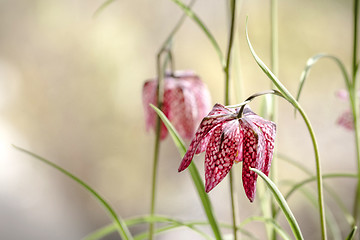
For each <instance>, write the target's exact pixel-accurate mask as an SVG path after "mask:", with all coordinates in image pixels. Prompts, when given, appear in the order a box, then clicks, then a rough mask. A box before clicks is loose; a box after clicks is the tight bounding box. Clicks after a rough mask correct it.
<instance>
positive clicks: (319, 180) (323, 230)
mask: <svg viewBox="0 0 360 240" xmlns="http://www.w3.org/2000/svg"><path fill="white" fill-rule="evenodd" d="M297 109H298V111H299V112H300V115H301V116H302V118H303V119H304V121H305V124H306V126H307V128H308V130H309V133H310V137H311V140H312V143H313V147H314V153H315V159H316V180H317V181H316V183H317V191H318V203H319V212H320V223H321V239H322V240H326V239H327V233H326V221H325V206H324V196H323V192H324V191H323V183H322V182H323V180H322V174H321V164H320V156H319V149H318V145H317V141H316V138H315V133H314V130H313V128H312V126H311V123H310V121H309V119H308V117H307V115H306V113H305V112H304V110H303V109H302V108H301V107H300V106H299V105H298V106H297Z"/></svg>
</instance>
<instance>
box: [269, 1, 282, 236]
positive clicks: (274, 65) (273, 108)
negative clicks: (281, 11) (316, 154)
mask: <svg viewBox="0 0 360 240" xmlns="http://www.w3.org/2000/svg"><path fill="white" fill-rule="evenodd" d="M277 12H278V0H271V1H270V43H271V51H270V56H271V57H270V69H271V71H272V72H273V73H274V74H275V75H276V76H277V75H278V73H279V56H278V52H279V51H278V46H279V45H278V44H279V42H278V19H277V17H278V16H277V15H278V14H277ZM274 87H275V85H274V83H273V82H271V88H274ZM267 99H268V100H269V108H270V112H269V120H271V121H273V122H277V98H276V97H275V96H268V98H267ZM274 151H276V149H275V150H274ZM274 156H276V152H274ZM271 165H272V166H271V180H272V181H273V182H274V183H275V185H277V184H278V159H277V158H276V157H274V158H273V160H272V164H271ZM270 205H271V209H270V211H269V212H270V214H271V215H272V217H274V210H275V209H276V203H275V201H274V200H273V199H272V200H271V201H270ZM267 229H268V227H267ZM271 229H272V231H271V233H270V236H269V239H272V240H276V239H277V235H276V230H275V229H274V228H271Z"/></svg>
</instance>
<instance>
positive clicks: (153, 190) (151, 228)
mask: <svg viewBox="0 0 360 240" xmlns="http://www.w3.org/2000/svg"><path fill="white" fill-rule="evenodd" d="M195 1H196V0H192V1H191V2H190V4H189V7H191V6H192V5H193V4H194V3H195ZM185 18H186V14H185V13H184V14H183V15H182V17H181V18H180V20H179V21H178V23H177V24H176V25H175V27H174V28H173V30H172V31H171V32H170V34H169V36H168V37H167V38H166V40H165V41H164V43H163V44H162V46H161V48H160V50H159V52H158V54H157V58H156V60H157V62H156V66H157V69H156V72H157V76H158V86H157V107H158V108H159V109H162V105H163V97H164V68H165V66H166V64H165V66H164V68H162V67H161V56H162V54H163V53H165V52H167V54H168V57H169V60H170V62H171V70H172V72H173V71H174V64H173V59H172V54H171V51H169V50H168V49H167V48H168V45H169V44H170V42H171V40H172V38H173V36H174V35H175V33H176V32H177V31H178V30H179V28H180V27H181V25H182V24H183V23H184V21H185ZM160 130H161V120H160V118H159V117H157V118H156V130H155V134H156V135H155V145H154V157H153V169H152V181H151V203H150V216H153V215H154V213H155V202H156V176H157V169H158V163H159V152H160ZM153 236H154V223H153V222H151V223H150V224H149V239H150V240H152V239H153Z"/></svg>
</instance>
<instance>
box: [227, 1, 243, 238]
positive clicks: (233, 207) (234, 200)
mask: <svg viewBox="0 0 360 240" xmlns="http://www.w3.org/2000/svg"><path fill="white" fill-rule="evenodd" d="M230 9H231V22H230V34H229V45H228V49H227V54H226V65H225V67H224V73H225V105H229V103H230V92H229V90H230V60H231V49H232V46H233V41H234V32H235V31H234V29H235V15H236V14H235V13H236V0H230ZM233 178H234V176H233V170H232V169H231V170H230V172H229V182H230V199H231V213H232V225H233V235H234V238H233V239H234V240H237V228H236V225H237V219H236V216H237V215H236V213H237V212H238V208H239V207H238V201H237V197H236V195H237V194H236V192H237V191H236V190H235V188H234V185H235V184H233V182H234V181H233Z"/></svg>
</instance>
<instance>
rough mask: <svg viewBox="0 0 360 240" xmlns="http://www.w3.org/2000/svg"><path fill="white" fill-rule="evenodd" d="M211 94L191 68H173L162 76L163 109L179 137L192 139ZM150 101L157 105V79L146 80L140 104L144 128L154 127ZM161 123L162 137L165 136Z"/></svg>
mask: <svg viewBox="0 0 360 240" xmlns="http://www.w3.org/2000/svg"><path fill="white" fill-rule="evenodd" d="M210 102H211V99H210V93H209V90H208V89H207V87H206V85H205V84H204V83H203V82H202V81H201V80H200V78H199V77H198V76H197V75H195V74H194V72H192V71H176V72H174V73H173V74H167V75H166V76H165V78H164V98H163V107H162V111H163V113H164V114H165V116H166V117H167V118H168V119H169V120H170V122H171V123H172V124H173V125H174V127H175V129H176V130H177V131H178V132H179V134H180V135H181V137H183V138H185V139H191V138H192V137H193V136H194V133H195V130H196V127H197V125H198V124H199V122H200V121H201V119H202V118H203V117H204V116H205V115H206V114H207V113H208V112H209V111H210V108H211V105H210ZM150 103H151V104H153V105H155V106H156V105H157V79H151V80H148V81H146V82H145V84H144V88H143V105H144V110H145V120H146V130H149V129H150V128H153V129H155V125H156V116H157V115H156V113H155V111H154V110H153V109H152V108H151V107H150ZM167 133H168V132H167V129H166V127H165V125H164V124H163V123H162V126H161V135H160V137H161V139H164V138H165V137H166V136H167Z"/></svg>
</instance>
